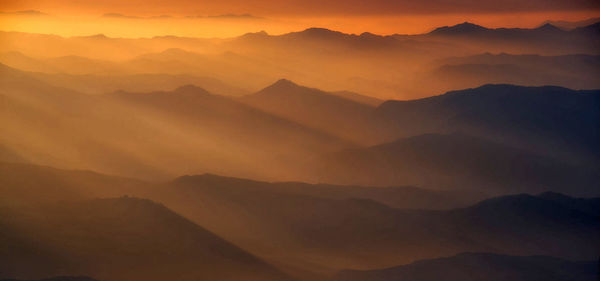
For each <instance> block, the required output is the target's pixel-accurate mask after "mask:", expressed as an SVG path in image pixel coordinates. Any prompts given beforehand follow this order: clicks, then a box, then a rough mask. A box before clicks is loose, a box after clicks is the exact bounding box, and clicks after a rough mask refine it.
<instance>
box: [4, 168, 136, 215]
mask: <svg viewBox="0 0 600 281" xmlns="http://www.w3.org/2000/svg"><path fill="white" fill-rule="evenodd" d="M147 187H148V183H146V182H143V181H140V180H135V179H130V178H123V177H119V176H109V175H103V174H99V173H95V172H91V171H83V170H63V169H56V168H52V167H48V166H38V165H32V164H23V163H7V162H0V194H2V195H3V196H2V199H0V204H2V205H3V206H7V205H8V206H11V205H12V206H23V205H35V204H41V203H50V202H56V201H62V200H70V201H72V200H82V199H90V198H97V197H115V196H123V195H127V194H135V193H137V192H139V191H140V190H143V189H144V188H147Z"/></svg>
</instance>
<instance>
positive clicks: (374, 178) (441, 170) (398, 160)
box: [314, 119, 600, 196]
mask: <svg viewBox="0 0 600 281" xmlns="http://www.w3.org/2000/svg"><path fill="white" fill-rule="evenodd" d="M411 121H415V119H412V120H411ZM314 165H315V169H316V170H317V173H319V175H320V177H319V179H320V180H322V181H326V182H335V183H345V184H348V183H358V184H363V185H401V184H406V185H417V186H427V187H439V188H443V187H446V188H457V187H469V188H482V189H484V190H487V191H491V192H497V193H514V192H542V191H545V190H552V191H557V192H567V193H569V194H576V195H590V194H592V195H595V196H598V195H599V193H598V190H594V189H590V188H589V187H590V186H595V185H597V184H598V183H599V182H600V178H599V177H598V173H597V172H598V171H597V169H595V168H591V169H590V168H589V167H586V166H573V165H569V164H566V163H564V162H562V161H559V160H556V159H552V158H549V157H547V156H540V155H537V154H534V153H531V152H528V151H526V150H522V149H518V148H514V147H510V146H507V145H503V144H500V143H496V142H493V141H489V140H486V139H483V138H478V137H471V136H468V135H464V134H460V133H455V134H448V135H440V134H426V135H420V136H415V137H409V138H405V139H400V140H397V141H395V142H391V143H386V144H381V145H377V146H373V147H369V148H359V149H350V150H345V151H341V152H338V153H333V154H330V155H327V156H324V157H323V158H321V159H319V160H318V161H316V163H314Z"/></svg>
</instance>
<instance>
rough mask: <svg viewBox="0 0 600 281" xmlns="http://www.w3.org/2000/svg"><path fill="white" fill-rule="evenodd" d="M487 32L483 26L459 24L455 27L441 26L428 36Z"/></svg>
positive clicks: (467, 23) (466, 23)
mask: <svg viewBox="0 0 600 281" xmlns="http://www.w3.org/2000/svg"><path fill="white" fill-rule="evenodd" d="M486 30H489V29H488V28H485V27H483V26H480V25H476V24H473V23H470V22H464V23H461V24H457V25H453V26H443V27H438V28H436V29H435V30H433V31H432V32H430V34H457V35H458V34H465V33H472V32H481V31H486Z"/></svg>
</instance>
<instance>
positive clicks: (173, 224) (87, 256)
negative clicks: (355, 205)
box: [0, 197, 292, 281]
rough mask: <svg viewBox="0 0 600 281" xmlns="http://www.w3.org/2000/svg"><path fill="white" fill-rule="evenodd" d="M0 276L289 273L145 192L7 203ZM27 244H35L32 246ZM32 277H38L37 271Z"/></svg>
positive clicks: (268, 276)
mask: <svg viewBox="0 0 600 281" xmlns="http://www.w3.org/2000/svg"><path fill="white" fill-rule="evenodd" d="M0 221H1V222H2V224H3V225H4V227H3V228H4V233H5V235H3V238H2V239H1V240H0V243H1V244H2V249H7V250H8V252H6V251H3V252H2V253H1V255H2V260H3V261H4V262H3V263H2V264H1V265H0V267H1V269H0V271H1V272H2V274H3V275H4V276H13V277H17V278H39V276H48V275H60V274H67V273H68V272H76V273H82V274H85V275H90V276H97V278H99V279H100V280H166V279H170V278H173V277H174V276H177V277H176V278H177V279H178V280H198V279H199V278H200V279H210V280H239V279H240V278H243V279H245V280H273V281H275V280H278V281H279V280H281V281H283V280H292V278H290V277H287V276H286V275H285V274H283V273H281V272H280V271H278V270H277V269H275V268H274V267H272V266H270V265H268V264H266V263H265V262H263V261H261V260H260V259H258V258H256V257H254V256H252V255H251V254H248V253H246V252H244V251H243V250H241V249H240V248H237V247H235V246H233V245H231V244H230V243H228V242H226V241H225V240H223V239H221V238H219V237H218V236H216V235H214V234H212V233H211V232H209V231H207V230H205V229H204V228H202V227H200V226H198V225H196V224H194V223H192V222H190V221H188V220H187V219H185V218H183V217H181V216H179V215H177V214H175V213H173V212H172V211H170V210H169V209H167V208H166V207H164V206H162V205H159V204H156V203H153V202H151V201H148V200H144V199H136V198H129V197H122V198H118V199H98V200H91V201H80V202H73V203H59V204H50V205H44V206H40V207H32V208H26V209H9V210H5V211H3V213H2V215H0ZM31 247H33V248H31ZM36 276H37V277H36Z"/></svg>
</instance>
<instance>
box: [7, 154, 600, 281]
mask: <svg viewBox="0 0 600 281" xmlns="http://www.w3.org/2000/svg"><path fill="white" fill-rule="evenodd" d="M0 172H2V174H3V175H13V176H12V179H11V177H4V176H3V177H2V179H3V180H2V182H0V186H2V187H3V190H2V192H3V194H7V196H9V197H6V199H7V200H6V201H5V202H4V203H2V205H3V206H4V207H5V209H4V210H5V211H6V212H8V213H5V214H6V217H4V218H5V219H7V218H13V219H12V220H11V221H10V224H9V225H10V226H11V227H10V228H8V229H15V228H14V227H21V226H23V225H35V226H36V227H42V226H39V225H38V224H39V223H40V222H39V221H38V220H37V219H36V218H37V216H39V215H40V214H45V215H46V217H47V218H46V220H50V219H52V220H54V217H56V220H57V222H56V224H53V225H55V226H52V225H47V224H44V225H45V226H44V227H45V228H44V229H43V230H40V229H39V228H31V229H30V228H26V229H25V230H27V231H25V232H23V231H15V232H14V233H15V235H16V234H23V233H32V232H29V231H35V232H41V233H48V235H54V234H53V233H54V232H55V231H57V229H56V228H58V227H60V226H61V225H63V224H62V223H63V222H64V223H68V222H71V223H70V224H69V225H72V226H69V228H67V229H71V228H73V230H72V231H73V232H74V234H73V235H75V234H77V235H82V232H81V231H82V230H77V228H78V227H86V221H87V220H88V219H94V218H95V216H100V215H102V214H105V213H106V215H102V216H101V217H98V219H99V220H101V219H102V218H104V219H102V220H101V221H103V222H105V223H108V222H111V221H113V218H112V217H106V216H113V215H114V216H119V217H123V219H121V220H120V221H121V222H122V223H129V222H128V221H127V220H126V219H125V218H129V217H131V219H132V220H134V221H137V223H144V225H141V226H140V225H138V224H136V223H134V222H131V224H132V227H134V226H135V225H138V226H139V227H140V228H139V229H140V230H139V231H141V229H154V228H157V229H160V228H159V227H158V226H151V225H148V224H151V223H159V221H162V216H165V220H166V222H165V223H169V222H171V221H183V220H182V219H175V218H174V217H173V216H174V215H175V214H173V213H170V211H167V210H166V209H165V208H170V209H172V210H173V211H175V212H176V214H179V215H182V216H185V217H186V218H189V219H190V221H191V222H193V223H195V224H197V225H199V226H201V227H203V228H205V229H206V230H208V231H210V232H212V233H214V234H216V235H217V236H219V237H222V238H224V239H225V240H226V241H231V243H233V244H235V245H237V246H239V247H241V248H243V249H245V250H247V251H250V252H251V253H253V254H255V255H257V256H259V257H260V258H261V259H262V260H264V261H266V262H267V263H270V264H273V265H275V266H277V267H278V268H280V269H281V270H283V271H284V272H287V273H288V274H291V275H293V276H294V277H295V278H298V279H301V280H326V278H328V277H327V276H331V275H332V274H334V273H335V272H337V271H338V270H341V269H344V268H354V269H363V270H364V269H373V268H383V267H390V266H396V265H399V264H404V263H408V262H413V261H416V260H420V259H428V258H435V257H438V256H440V255H455V254H458V253H461V252H491V253H500V254H510V255H549V256H560V257H565V258H569V259H576V260H581V259H584V260H589V259H593V258H595V257H596V256H597V253H598V251H599V245H598V244H597V242H596V240H597V239H595V237H596V236H597V235H598V232H599V231H600V225H598V221H597V216H598V210H599V208H598V206H597V205H598V202H600V201H599V199H598V198H593V199H583V198H573V197H569V196H565V195H561V194H557V193H543V194H540V195H535V196H534V195H526V194H519V195H510V196H500V197H494V198H491V199H487V200H483V201H480V202H477V203H475V202H476V201H478V200H479V199H475V198H473V199H471V201H470V202H465V201H463V202H462V203H459V202H457V203H455V204H456V205H455V206H447V207H446V209H445V210H425V209H423V208H426V207H425V206H431V205H429V204H430V202H433V203H435V202H436V200H437V199H436V198H437V196H446V195H444V193H438V192H433V191H427V190H422V191H419V192H418V193H414V191H411V188H407V187H404V188H402V187H398V188H394V189H379V188H374V187H357V186H331V185H307V184H303V183H265V182H256V181H251V180H245V179H236V178H226V177H219V176H214V175H203V176H184V177H180V178H176V179H174V180H172V181H168V182H164V183H159V184H153V183H144V182H140V181H135V180H126V179H122V178H115V177H112V176H106V175H99V174H94V173H89V172H81V171H63V170H56V169H52V168H48V167H39V166H31V165H24V164H4V165H3V168H2V169H0ZM16 179H20V180H16ZM38 179H49V180H48V181H47V184H45V185H40V184H36V181H37V180H38ZM71 179H74V180H71ZM78 182H86V183H87V184H79V183H78ZM47 187H52V189H47ZM419 193H421V194H423V195H418V194H419ZM46 194H52V195H54V197H48V195H46ZM125 194H128V195H130V196H137V197H143V198H150V199H151V200H155V201H156V202H158V203H161V204H163V205H164V207H163V206H159V205H156V204H155V203H152V202H150V201H147V200H141V199H135V198H127V197H124V198H123V197H122V198H119V199H110V198H114V197H115V196H123V195H125ZM378 194H379V195H378ZM415 194H417V195H415ZM424 195H425V198H427V197H429V199H425V200H424V199H420V200H423V201H422V202H423V203H422V204H423V205H422V206H418V205H414V204H415V202H412V203H407V204H405V203H402V202H403V201H404V202H411V201H414V200H415V199H418V198H423V196H424ZM27 196H29V197H32V198H40V199H41V198H46V201H41V200H40V199H38V203H33V204H32V203H27V202H33V201H31V199H28V197H27ZM447 196H449V198H453V197H454V196H456V198H460V196H462V195H460V194H457V193H454V194H448V195H447ZM94 197H102V198H109V199H101V200H94V199H91V198H94ZM61 198H64V199H63V200H67V201H60V202H62V203H53V202H56V200H61ZM382 198H383V199H382ZM394 198H396V199H395V200H397V201H395V202H394ZM412 198H415V199H412ZM466 199H467V198H463V200H466ZM89 200H92V201H89ZM454 200H456V199H454ZM20 202H21V203H20ZM22 202H25V203H22ZM384 204H388V205H384ZM411 204H413V205H411ZM461 205H462V206H466V207H460V206H461ZM94 206H97V208H100V209H97V212H96V211H94V212H93V213H90V212H92V210H96V209H94V208H96V207H94ZM390 206H395V208H392V207H390ZM406 207H410V208H413V209H406ZM448 207H449V208H450V209H448ZM40 208H41V209H40ZM65 208H66V209H68V211H66V210H65ZM90 208H91V210H90ZM138 208H139V209H138ZM414 208H417V209H414ZM58 210H63V211H61V212H59V211H58ZM100 210H101V211H100ZM109 210H111V211H109ZM273 210H277V212H273ZM162 213H165V214H164V215H162ZM17 214H22V215H19V216H17ZM54 214H56V215H54ZM146 214H147V215H146ZM150 214H152V215H150ZM63 216H66V217H63ZM145 216H148V217H147V218H146V217H145ZM150 218H151V219H150ZM75 219H77V223H73V222H74V221H73V220H75ZM191 222H187V223H185V224H188V225H189V224H191ZM7 223H8V222H7ZM94 224H95V223H94ZM53 227H54V228H53ZM115 227H117V226H115ZM123 227H124V226H121V225H119V226H118V228H117V229H115V230H114V231H117V230H118V229H123ZM181 227H183V226H181ZM190 227H191V226H190ZM18 229H21V228H18ZM85 229H88V230H93V228H91V229H90V228H87V227H86V228H85ZM107 229H110V228H107ZM124 229H126V230H127V229H131V230H130V231H135V232H132V233H138V232H137V231H138V230H137V229H138V228H130V227H127V228H124ZM167 229H169V230H170V231H175V230H178V231H179V229H180V227H179V226H178V227H174V226H173V227H167ZM183 229H186V228H185V227H183ZM107 231H109V230H107ZM97 232H99V234H96V235H100V234H102V233H104V232H103V231H100V230H97ZM11 233H13V232H11ZM61 233H62V234H60V235H59V234H56V235H57V236H50V237H48V239H58V240H43V239H42V240H41V241H42V242H44V241H62V240H60V239H63V238H65V239H66V238H67V236H65V235H71V234H69V232H61ZM85 233H86V232H83V234H85ZM94 233H95V232H94ZM109 233H115V232H109ZM116 233H119V232H116ZM139 233H146V232H139ZM130 234H131V233H130ZM85 235H88V234H85ZM90 235H91V234H90ZM131 235H133V234H131ZM131 235H127V236H124V237H123V239H125V238H126V237H136V236H131ZM136 235H137V234H136ZM165 235H166V234H165ZM172 235H173V236H176V237H177V236H178V235H179V234H177V235H176V234H172ZM194 235H196V234H194ZM198 235H199V234H198ZM8 237H9V238H11V239H17V238H18V239H25V238H22V236H18V237H13V236H8ZM20 237H21V238H20ZM27 237H29V236H27ZM68 237H71V236H68ZM87 237H88V236H76V238H77V239H88V238H87ZM111 237H112V236H111ZM114 237H115V239H117V238H118V239H120V238H119V237H121V236H114ZM146 237H147V238H146V239H154V238H153V236H148V235H146ZM161 237H162V236H161ZM169 237H171V236H169ZM184 237H186V236H184ZM540 237H543V239H541V238H540ZM41 238H43V237H40V238H39V239H41ZM44 239H45V238H44ZM106 239H108V238H102V240H100V241H107V242H106V243H125V242H123V241H124V240H120V242H119V240H117V241H112V240H111V239H108V240H106ZM132 239H134V238H132ZM135 239H137V238H135ZM156 239H165V238H160V237H158V238H156ZM69 240H71V238H69ZM10 241H12V240H10ZM24 241H29V240H27V239H25V240H24ZM81 241H83V240H81ZM142 241H148V243H153V246H152V247H150V249H156V251H164V249H168V248H169V247H170V246H161V245H167V244H156V243H157V242H155V241H153V240H142ZM7 243H9V245H11V244H12V245H28V244H13V243H12V242H7ZM44 243H45V242H44ZM44 243H42V245H43V244H44ZM129 243H130V242H127V243H125V244H124V245H129ZM140 243H141V242H140ZM178 243H181V242H178ZM178 243H176V244H175V245H179V244H178ZM211 243H212V242H211ZM215 243H216V242H215ZM36 245H39V244H36ZM60 245H64V244H63V243H62V242H61V243H60ZM107 245H112V244H107ZM132 245H138V244H135V243H134V244H132ZM143 245H145V244H143ZM87 247H90V246H87ZM144 247H146V246H144ZM165 247H166V248H165ZM74 249H75V250H77V249H79V248H77V247H75V248H74ZM91 250H94V249H91ZM131 251H132V254H135V253H136V252H135V251H137V250H135V249H132V250H131ZM19 252H23V253H27V252H25V251H19ZM61 252H62V250H61ZM201 252H202V251H201ZM33 253H35V252H33ZM93 253H94V252H93V251H91V252H89V253H88V254H86V255H87V257H90V255H92V254H93ZM73 254H76V253H73ZM80 254H81V253H79V254H78V255H80ZM35 256H36V257H39V256H38V255H37V254H36V255H35ZM45 257H46V256H45V255H42V256H41V257H39V258H40V262H42V261H44V260H45ZM28 259H29V258H28ZM15 262H18V260H15ZM123 262H129V261H123ZM67 264H68V263H67ZM11 268H19V267H16V266H15V267H11ZM111 270H112V269H111ZM115 270H116V269H115ZM72 272H73V273H68V272H48V273H47V274H54V275H60V274H67V273H68V274H85V275H89V276H94V277H96V278H99V277H101V276H100V275H98V274H91V272H95V271H93V270H91V269H90V270H89V271H74V270H72ZM319 278H320V279H319Z"/></svg>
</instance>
